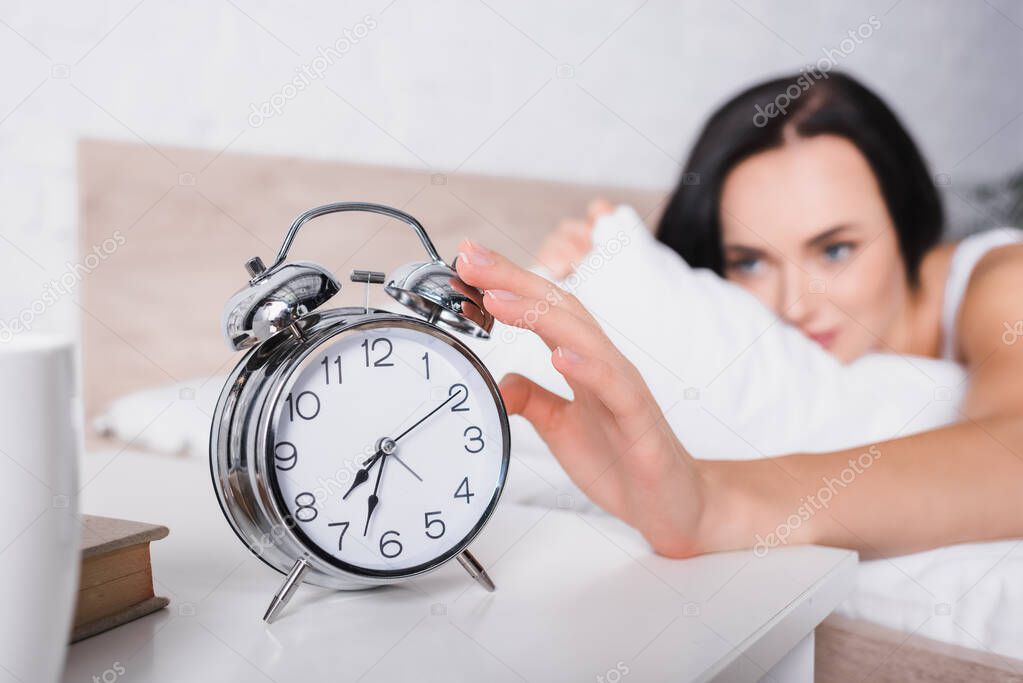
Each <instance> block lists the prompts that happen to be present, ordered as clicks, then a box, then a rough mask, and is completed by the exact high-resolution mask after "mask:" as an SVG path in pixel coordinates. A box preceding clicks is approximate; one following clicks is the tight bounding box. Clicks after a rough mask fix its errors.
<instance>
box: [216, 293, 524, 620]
mask: <svg viewBox="0 0 1023 683" xmlns="http://www.w3.org/2000/svg"><path fill="white" fill-rule="evenodd" d="M367 327H402V328H407V329H414V330H416V331H419V332H422V333H423V334H428V335H431V336H433V337H434V338H437V339H440V340H441V341H443V342H445V343H447V344H449V345H450V346H451V347H453V348H454V349H455V350H457V351H458V352H459V353H461V354H462V355H463V356H464V357H465V358H466V359H467V360H468V361H469V362H470V364H471V365H472V366H473V367H474V368H475V370H476V371H477V372H478V373H479V374H480V375H481V376H482V377H483V379H484V381H485V383H486V385H487V387H488V388H489V390H490V392H491V395H492V397H493V400H494V402H495V404H496V406H497V410H498V415H499V418H500V422H501V431H502V434H501V438H502V446H501V447H502V463H501V472H500V478H499V481H498V482H497V485H496V487H495V490H494V494H493V497H492V498H491V500H490V503H489V504H488V506H487V508H486V510H485V512H484V513H483V515H482V516H481V518H480V519H479V520H478V522H477V523H476V525H475V526H474V527H473V529H472V530H471V531H470V532H469V534H468V535H467V536H466V537H465V538H464V539H462V540H461V541H459V542H458V543H457V544H455V545H454V546H453V547H452V548H451V549H450V550H448V551H447V552H445V553H444V554H442V555H440V556H438V557H437V558H434V559H433V560H431V561H429V562H427V563H423V564H421V565H417V566H415V567H412V568H409V569H407V570H395V571H387V572H383V571H374V570H366V569H363V568H359V567H356V566H354V565H348V564H347V563H343V562H341V561H340V560H337V559H336V558H331V556H330V554H329V553H328V552H327V551H325V550H324V549H322V548H320V547H319V546H317V545H316V544H315V543H313V542H312V541H311V540H310V539H309V538H308V537H307V536H305V534H304V533H303V532H302V531H301V529H300V527H299V526H298V525H299V524H300V523H297V522H293V521H291V520H292V517H291V515H290V513H289V512H288V510H287V508H286V507H285V505H284V501H283V499H282V497H281V495H280V492H279V489H278V488H277V482H276V470H275V466H274V453H273V445H274V443H275V441H274V432H275V425H274V417H275V415H276V414H277V406H278V403H279V401H280V400H281V397H282V395H283V394H284V390H285V388H286V387H287V386H288V384H289V382H290V381H291V379H292V378H293V377H295V376H296V372H297V371H298V370H299V369H301V368H302V367H303V366H304V362H305V361H306V360H308V359H309V357H310V356H312V355H314V354H315V353H316V352H317V351H318V350H320V349H322V348H323V346H324V345H325V344H326V343H328V342H331V341H336V340H337V338H339V337H340V336H343V335H345V334H348V333H351V332H354V331H356V330H359V329H365V328H367ZM510 450H511V437H510V432H509V425H508V414H507V411H506V409H505V406H504V402H503V400H502V399H501V394H500V391H499V390H498V388H497V382H495V381H494V378H493V376H492V375H491V374H490V372H489V371H488V370H487V368H486V366H484V365H483V363H482V361H480V359H479V358H478V357H477V356H476V354H475V353H473V352H472V350H471V349H469V347H468V346H466V345H465V344H463V343H462V342H461V341H459V340H458V339H456V338H455V337H453V336H452V335H450V334H448V333H446V332H445V331H443V330H441V329H438V328H437V327H436V326H435V325H431V324H430V323H429V322H427V321H423V320H421V319H418V318H413V317H411V316H407V315H402V314H398V313H393V312H388V311H382V310H378V309H370V308H362V307H359V308H339V309H333V310H328V311H323V312H319V311H316V312H312V313H309V314H307V315H306V316H304V317H303V318H301V319H299V320H298V321H296V323H295V324H294V325H292V326H290V327H289V328H287V329H285V330H282V331H280V332H278V333H276V334H274V335H273V336H271V337H269V338H267V339H266V340H264V341H262V342H260V343H259V344H257V345H255V346H254V347H253V348H251V349H250V350H249V351H248V352H247V353H246V354H245V356H244V357H243V358H242V359H241V360H240V361H239V362H238V364H237V365H236V366H235V368H234V369H233V370H232V372H231V373H230V375H229V377H228V380H227V382H226V383H225V386H224V390H223V391H222V393H221V395H220V398H219V400H218V401H217V407H216V410H215V412H214V416H213V423H212V428H211V432H210V474H211V477H212V479H213V486H214V489H215V490H216V494H217V500H218V502H219V503H220V507H221V510H222V511H223V513H224V516H225V518H227V521H228V522H229V524H230V525H231V528H232V529H233V530H234V532H235V534H236V535H237V536H238V538H239V539H240V540H241V541H242V542H243V543H245V545H246V546H247V547H248V548H249V550H250V552H252V553H253V554H254V555H256V557H258V558H259V559H261V560H262V561H263V562H264V563H266V564H267V565H268V566H270V567H271V568H273V569H274V570H276V571H278V572H280V573H282V574H285V575H287V576H288V581H286V582H285V585H284V586H283V587H282V588H281V590H280V591H279V592H278V596H277V597H278V598H282V594H284V595H283V601H286V600H287V598H288V597H290V592H292V591H294V589H295V588H297V585H298V583H299V581H307V582H309V583H312V584H314V585H318V586H324V587H327V588H334V589H339V590H359V589H365V588H372V587H374V586H380V585H387V584H391V583H395V582H399V581H402V580H407V579H409V578H411V577H414V576H418V575H421V574H424V573H426V572H429V571H432V570H433V569H436V568H437V567H439V566H440V565H442V564H444V563H446V562H447V561H449V560H451V559H452V558H455V557H457V559H458V560H459V562H460V563H461V564H462V565H463V566H464V567H465V569H466V570H467V571H469V573H470V574H472V575H473V576H474V578H477V580H480V581H481V582H483V581H482V578H486V579H487V581H486V582H489V578H487V577H486V576H485V572H483V570H482V568H481V567H479V566H478V564H476V563H475V560H474V559H473V558H472V557H471V555H469V554H468V553H467V552H465V549H466V547H467V546H468V545H469V544H470V543H471V542H472V541H473V539H474V538H475V537H476V536H477V534H479V532H480V531H481V530H482V529H483V527H484V526H485V525H486V523H487V522H488V521H489V519H490V517H491V516H492V514H493V512H494V510H495V509H496V507H497V503H498V500H499V499H500V497H501V493H502V491H503V490H504V485H505V481H506V479H507V473H508V464H509V461H510ZM477 571H478V572H479V573H482V574H483V577H480V576H478V575H477V574H476V572H477ZM275 602H276V600H275ZM273 609H274V605H273V604H272V605H271V610H273ZM269 614H270V611H268V615H269Z"/></svg>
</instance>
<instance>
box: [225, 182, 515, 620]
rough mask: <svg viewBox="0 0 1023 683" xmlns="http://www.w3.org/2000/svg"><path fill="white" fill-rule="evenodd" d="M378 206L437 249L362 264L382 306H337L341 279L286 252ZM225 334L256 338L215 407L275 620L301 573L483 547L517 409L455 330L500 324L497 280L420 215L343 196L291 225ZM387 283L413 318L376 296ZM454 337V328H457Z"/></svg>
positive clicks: (354, 579)
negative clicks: (273, 580) (479, 542)
mask: <svg viewBox="0 0 1023 683" xmlns="http://www.w3.org/2000/svg"><path fill="white" fill-rule="evenodd" d="M348 211H358V212H368V213H374V214H381V215H384V216H388V217H390V218H394V219H397V220H399V221H402V222H404V223H405V224H406V225H408V226H409V227H411V228H412V229H413V231H415V233H416V235H417V236H418V237H419V241H420V242H421V243H422V246H423V248H424V249H425V250H426V253H427V256H428V257H429V258H428V260H427V261H424V262H420V263H412V264H409V265H406V266H403V267H401V268H398V269H397V270H396V271H394V272H393V273H392V274H391V275H390V276H385V275H384V273H382V272H377V271H368V270H356V271H353V272H352V273H351V276H350V277H351V280H352V281H353V282H358V283H362V284H363V285H365V287H366V305H365V306H363V307H347V308H335V309H325V308H324V304H326V303H327V301H328V300H330V299H331V297H333V296H334V295H335V294H337V293H338V292H339V291H340V290H341V283H340V282H339V280H338V279H337V278H336V277H335V276H334V275H333V274H332V273H331V272H330V271H329V270H327V269H326V268H324V267H323V266H320V265H318V264H315V263H311V262H307V261H306V262H297V261H296V262H290V261H288V260H287V256H288V251H289V250H290V248H291V245H292V243H293V242H294V240H295V237H296V235H297V234H298V232H299V230H300V229H301V228H302V226H303V225H305V224H306V223H307V222H308V221H310V220H312V219H314V218H317V217H319V216H324V215H327V214H331V213H338V212H348ZM245 265H246V269H247V271H248V275H249V277H250V279H249V282H248V284H247V285H246V286H245V287H243V288H242V289H241V290H240V291H239V292H237V293H236V294H235V295H234V296H233V297H232V298H231V299H230V301H229V302H228V304H227V306H226V308H225V311H224V317H223V332H224V335H225V337H226V338H227V342H228V344H229V345H230V346H231V348H233V349H235V350H238V351H243V350H244V351H245V354H244V356H243V357H242V358H241V359H240V360H239V361H238V364H237V365H236V366H235V367H234V370H233V371H232V372H231V373H230V375H229V376H228V378H227V382H226V384H225V385H224V389H223V391H222V392H221V395H220V399H219V401H218V402H217V407H216V411H215V413H214V416H213V424H212V429H211V434H210V473H211V476H212V479H213V487H214V489H215V491H216V496H217V500H218V501H219V503H220V507H221V509H222V510H223V513H224V517H225V518H226V519H227V521H228V523H229V524H230V526H231V528H232V529H233V530H234V532H235V534H237V536H238V538H239V539H240V540H241V541H242V542H243V543H244V544H245V545H246V546H247V547H248V548H249V550H250V551H251V552H252V553H253V554H254V555H256V557H258V558H259V559H261V560H262V561H263V562H265V563H266V564H267V565H269V566H270V567H272V568H273V569H275V570H276V571H278V572H280V573H281V574H283V575H284V576H285V579H284V581H283V583H282V585H281V587H280V589H279V590H278V591H277V593H276V595H274V597H273V599H272V600H271V602H270V606H269V608H268V609H267V611H266V614H265V615H264V621H267V622H269V621H272V620H273V619H274V617H275V616H276V615H277V614H278V613H279V612H280V610H281V609H282V608H283V607H284V606H285V605H286V604H287V602H288V600H289V599H290V598H291V596H292V595H293V594H294V592H295V590H296V589H297V588H298V586H299V585H300V584H301V583H302V582H308V583H311V584H314V585H318V586H325V587H329V588H335V589H341V590H351V589H362V588H370V587H374V586H379V585H383V584H390V583H394V582H399V581H402V580H405V579H409V578H410V577H414V576H418V575H421V574H423V573H425V572H429V571H431V570H433V569H436V568H437V567H439V566H440V565H442V564H444V563H445V562H447V561H449V560H451V559H453V558H454V559H457V560H458V562H459V563H460V564H461V565H462V566H463V567H464V568H465V569H466V571H467V572H468V573H469V574H470V576H471V577H472V578H473V579H475V580H476V581H477V582H479V583H480V584H481V585H482V586H483V587H484V588H486V589H487V590H491V591H492V590H494V583H493V581H492V580H491V578H490V577H489V576H488V574H487V572H486V571H485V570H484V569H483V567H482V565H481V564H480V563H479V561H477V560H476V558H475V557H474V556H473V555H472V554H471V553H470V552H469V550H468V545H469V543H470V542H471V541H472V540H473V539H474V538H475V537H476V535H477V534H479V533H480V531H481V530H482V529H483V527H484V526H485V525H486V523H487V521H488V520H489V519H490V517H491V515H492V514H493V513H494V509H495V507H496V506H497V503H498V500H499V499H500V497H501V491H502V489H503V487H504V483H505V479H506V477H507V473H508V462H509V450H510V437H509V430H508V415H507V412H506V411H505V407H504V403H503V402H502V400H501V394H500V392H499V391H498V388H497V383H496V382H495V381H494V378H493V377H492V376H491V374H490V373H489V372H488V371H487V368H486V367H485V366H484V365H483V363H482V362H481V361H480V359H479V358H478V357H477V356H476V355H475V354H474V353H473V352H472V351H471V350H470V349H469V347H468V346H466V344H464V343H463V342H462V341H461V340H460V339H459V338H458V337H456V336H455V335H456V334H457V335H466V336H469V337H475V338H483V339H486V338H488V337H489V334H490V331H491V329H492V327H493V324H494V319H493V317H492V316H491V315H490V314H489V313H488V312H487V311H486V309H485V308H484V306H483V293H482V292H481V291H479V290H478V289H476V288H474V287H471V286H469V285H467V284H466V283H465V282H463V281H462V280H461V279H460V278H459V277H458V275H457V274H456V272H455V270H454V268H453V264H452V266H449V265H447V264H446V263H445V262H444V261H443V260H442V259H441V258H440V256H439V255H438V253H437V250H436V249H435V248H434V246H433V243H432V242H431V241H430V238H429V236H428V235H427V233H426V230H425V229H424V228H423V226H422V225H421V224H420V223H419V221H417V220H416V219H415V218H413V217H412V216H410V215H409V214H407V213H405V212H403V211H399V210H397V209H394V208H391V207H388V206H383V205H379V204H368V203H360V202H339V203H334V204H328V205H325V206H320V207H316V208H314V209H310V210H309V211H306V212H305V213H303V214H301V215H300V216H298V218H296V219H295V221H294V223H292V225H291V228H290V229H289V230H288V233H287V235H286V236H285V238H284V241H283V243H282V245H281V248H280V250H279V252H278V254H277V257H276V259H275V260H274V262H273V263H272V264H271V265H270V266H269V267H266V266H265V265H264V263H263V262H262V260H261V259H259V258H258V257H256V258H253V259H250V260H249V261H248V262H247V263H246V264H245ZM373 285H382V286H383V288H384V291H386V292H387V293H388V294H389V295H390V296H392V297H393V298H394V299H395V300H397V301H398V302H399V303H401V304H402V305H403V306H405V307H406V308H407V309H409V310H410V311H411V312H412V313H413V314H414V315H409V314H406V313H394V312H388V311H384V310H377V309H372V308H370V307H369V288H370V287H371V286H373ZM453 333H454V334H453Z"/></svg>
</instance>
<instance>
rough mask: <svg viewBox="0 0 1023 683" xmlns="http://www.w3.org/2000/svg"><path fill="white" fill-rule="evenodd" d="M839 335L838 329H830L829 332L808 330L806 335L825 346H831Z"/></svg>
mask: <svg viewBox="0 0 1023 683" xmlns="http://www.w3.org/2000/svg"><path fill="white" fill-rule="evenodd" d="M837 335H838V331H837V330H828V331H827V332H807V333H806V336H807V337H809V338H810V339H812V340H814V341H815V342H817V343H818V344H820V345H821V346H823V347H824V348H826V349H827V348H830V347H831V344H832V342H834V341H835V337H836V336H837Z"/></svg>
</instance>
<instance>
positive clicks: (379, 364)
mask: <svg viewBox="0 0 1023 683" xmlns="http://www.w3.org/2000/svg"><path fill="white" fill-rule="evenodd" d="M378 344H383V345H384V346H386V347H387V353H385V354H384V355H382V356H380V357H379V358H377V359H376V360H375V361H373V367H375V368H389V367H393V366H394V363H392V362H390V361H388V360H387V359H388V358H390V357H391V353H392V352H393V351H394V346H393V345H392V344H391V340H390V339H388V338H387V337H378V338H376V339H374V340H373V343H372V344H370V343H369V340H368V339H366V340H364V341H363V342H362V348H363V349H364V350H365V351H366V367H367V368H368V367H369V351H370V349H372V350H374V351H376V349H377V345H378Z"/></svg>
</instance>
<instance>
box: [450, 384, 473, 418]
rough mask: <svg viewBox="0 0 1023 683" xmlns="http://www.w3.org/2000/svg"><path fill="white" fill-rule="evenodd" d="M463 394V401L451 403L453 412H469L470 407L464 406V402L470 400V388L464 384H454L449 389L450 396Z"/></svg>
mask: <svg viewBox="0 0 1023 683" xmlns="http://www.w3.org/2000/svg"><path fill="white" fill-rule="evenodd" d="M458 394H461V395H462V400H461V401H455V402H454V403H452V404H451V412H453V413H464V412H467V411H468V410H469V409H468V408H463V407H462V404H463V403H465V402H466V401H468V400H469V388H468V387H466V386H465V385H464V384H452V385H451V388H450V389H448V396H457V395H458Z"/></svg>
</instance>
